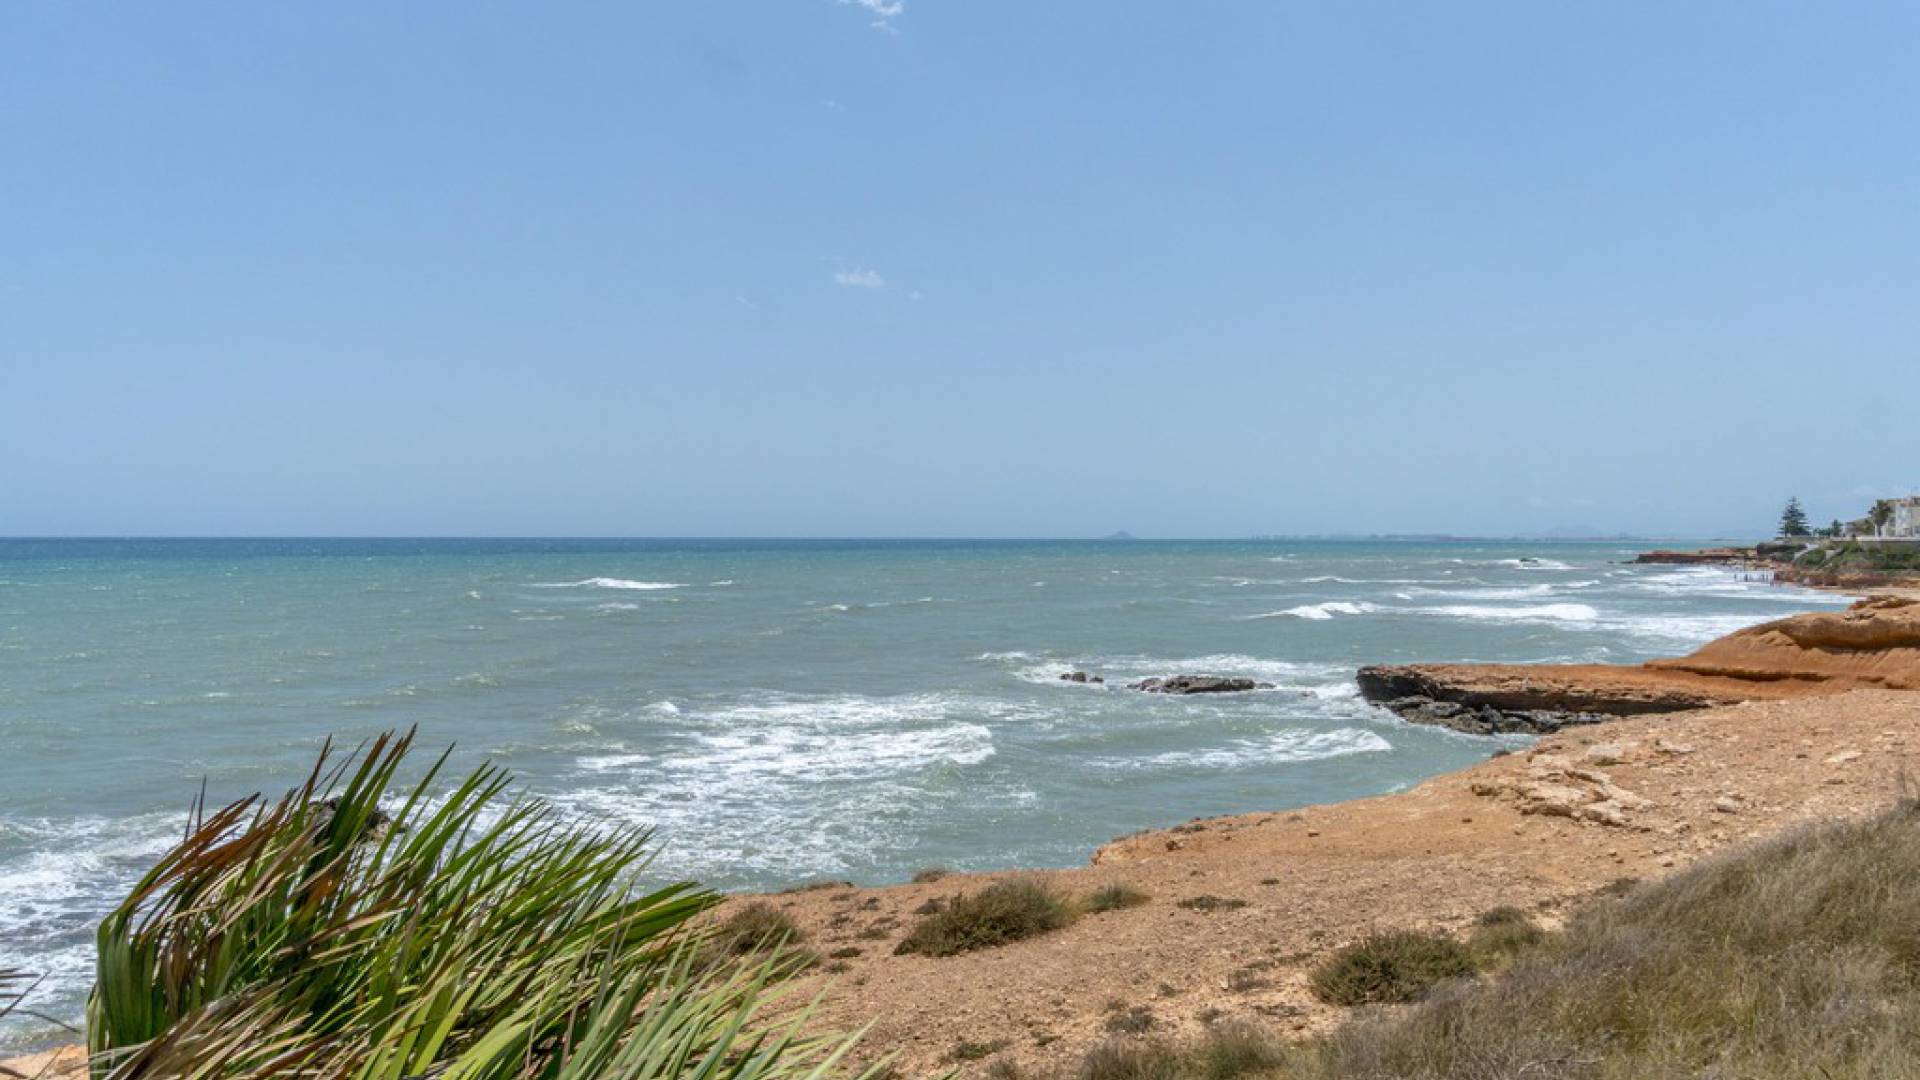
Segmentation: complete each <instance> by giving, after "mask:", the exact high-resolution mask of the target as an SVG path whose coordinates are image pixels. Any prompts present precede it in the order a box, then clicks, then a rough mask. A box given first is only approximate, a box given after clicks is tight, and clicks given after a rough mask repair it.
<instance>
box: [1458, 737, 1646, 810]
mask: <svg viewBox="0 0 1920 1080" xmlns="http://www.w3.org/2000/svg"><path fill="white" fill-rule="evenodd" d="M1628 749H1629V748H1628V747H1626V746H1621V745H1618V744H1604V743H1603V744H1601V745H1598V746H1592V747H1589V748H1588V749H1587V752H1586V754H1585V755H1583V757H1582V758H1580V759H1576V758H1573V757H1570V756H1568V755H1566V754H1533V755H1530V756H1529V760H1528V762H1527V770H1526V772H1525V773H1524V774H1522V775H1519V776H1515V775H1513V774H1511V773H1504V774H1503V773H1489V774H1488V775H1487V776H1486V777H1485V778H1484V779H1479V780H1475V781H1473V783H1472V784H1471V785H1470V786H1469V790H1471V791H1472V792H1473V793H1474V794H1475V795H1477V796H1480V797H1481V798H1493V799H1499V800H1501V801H1504V802H1509V803H1511V804H1513V806H1514V808H1515V809H1517V810H1519V811H1520V813H1522V814H1535V815H1539V816H1542V817H1564V818H1572V819H1574V820H1575V821H1591V822H1594V823H1596V824H1599V825H1612V826H1616V827H1630V826H1633V825H1635V821H1634V817H1633V815H1634V814H1636V813H1638V812H1640V811H1643V810H1648V809H1651V808H1652V807H1653V805H1654V803H1653V800H1651V799H1647V798H1643V797H1641V796H1640V795H1638V794H1635V793H1634V792H1631V791H1628V790H1627V789H1625V788H1623V787H1621V786H1620V785H1618V784H1616V783H1614V781H1613V777H1611V776H1609V775H1607V774H1606V773H1604V772H1601V771H1600V769H1599V768H1598V767H1597V766H1600V765H1618V764H1620V763H1621V762H1623V761H1625V760H1626V757H1627V753H1628Z"/></svg>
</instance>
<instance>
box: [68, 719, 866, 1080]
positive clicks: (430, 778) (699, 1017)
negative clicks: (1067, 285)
mask: <svg viewBox="0 0 1920 1080" xmlns="http://www.w3.org/2000/svg"><path fill="white" fill-rule="evenodd" d="M411 748H412V736H411V735H404V736H396V735H392V734H389V735H386V736H382V737H380V738H379V739H376V740H374V741H373V742H372V743H371V744H370V745H369V746H367V747H366V748H364V749H363V751H361V752H359V753H356V754H346V755H341V754H336V753H334V752H332V751H331V749H329V750H327V751H325V752H323V753H322V755H321V757H320V761H319V762H318V763H317V764H316V765H315V767H314V768H313V770H312V772H311V773H310V774H309V775H308V776H307V778H306V780H305V782H304V783H303V784H302V785H301V786H300V787H298V788H296V789H295V790H294V791H292V792H290V793H289V794H288V795H286V796H285V797H284V798H282V799H280V800H279V801H277V802H273V803H265V802H262V801H261V800H259V799H257V798H256V799H247V800H243V801H241V802H238V803H235V804H233V805H230V806H227V807H225V808H224V809H219V810H215V811H212V812H206V811H205V810H204V808H196V811H195V813H194V815H193V820H192V824H191V826H190V828H189V830H188V832H187V835H186V837H185V838H184V839H183V840H182V841H181V842H180V843H179V844H178V845H177V846H175V847H174V848H173V849H172V850H171V851H169V852H168V853H167V854H166V855H165V856H163V857H162V858H161V860H160V862H159V864H158V865H157V866H155V867H154V868H153V870H152V871H150V872H149V873H148V874H147V875H146V877H144V878H143V879H142V880H141V881H140V882H139V884H138V885H137V886H136V887H135V888H134V890H133V891H132V893H131V894H130V895H129V896H128V897H127V898H126V900H125V901H124V902H123V903H122V904H121V905H120V906H119V907H118V908H117V909H116V910H115V911H113V912H112V913H111V914H110V915H109V916H108V917H107V919H106V920H105V921H104V922H103V923H102V924H101V926H100V929H99V933H98V940H97V947H98V956H99V959H98V979H97V983H96V985H95V988H94V992H93V996H92V999H91V1001H90V1003H89V1006H88V1015H87V1038H88V1042H89V1050H90V1051H91V1052H92V1054H93V1055H94V1059H93V1060H94V1065H93V1073H94V1076H95V1077H96V1080H109V1078H110V1080H146V1078H155V1080H158V1078H162V1077H164V1078H168V1080H177V1078H188V1080H202V1078H204V1080H215V1078H231V1080H252V1078H265V1077H269V1076H273V1077H278V1076H289V1075H299V1076H303V1077H315V1078H336V1077H337V1078H347V1077H354V1078H360V1080H398V1078H401V1077H420V1076H433V1077H442V1078H447V1080H455V1078H458V1080H531V1078H534V1077H540V1078H552V1080H569V1078H580V1080H588V1078H591V1080H639V1078H643V1077H701V1078H703V1080H800V1078H819V1077H825V1076H827V1075H829V1074H833V1075H836V1076H837V1075H843V1074H844V1070H841V1068H840V1062H841V1059H842V1055H843V1054H844V1053H845V1052H846V1050H847V1049H848V1046H849V1043H848V1042H847V1041H846V1040H844V1039H840V1038H836V1037H823V1036H818V1035H814V1034H806V1033H803V1032H802V1030H801V1025H802V1023H803V1022H804V1020H805V1018H806V1010H805V1009H804V1008H796V1007H793V1006H794V1004H795V1003H793V1002H790V1001H787V1000H786V999H785V997H784V996H783V991H782V988H781V986H780V980H781V977H782V975H783V973H784V972H785V971H787V970H789V969H790V965H789V964H788V963H786V962H785V961H784V960H783V959H782V958H781V957H780V956H779V955H778V954H777V953H776V954H774V955H771V956H769V955H768V954H767V953H766V951H765V949H766V947H767V946H768V945H769V944H770V943H776V942H785V941H787V940H789V939H790V937H791V934H790V933H789V930H790V927H783V926H781V925H780V924H779V923H778V920H775V919H769V918H767V917H766V916H765V915H764V914H762V913H752V914H751V915H750V917H749V918H747V919H740V918H739V917H736V920H730V921H729V923H728V924H725V925H723V927H722V928H720V929H719V930H715V929H714V928H712V927H710V926H707V925H706V924H705V923H704V922H703V921H702V920H701V919H700V918H699V917H700V916H701V915H702V913H704V912H706V911H708V910H709V909H710V908H711V907H712V906H713V905H714V904H715V903H716V902H717V899H718V898H717V897H716V896H715V895H714V894H712V893H710V892H707V891H705V890H702V889H700V888H698V887H697V886H694V885H692V884H689V883H678V884H670V885H666V886H663V887H659V888H653V889H643V888H641V887H640V886H639V885H638V882H637V875H638V874H639V873H640V872H641V871H642V870H643V868H644V867H645V866H646V865H647V859H648V855H649V852H650V850H651V843H650V839H651V838H650V836H649V834H648V833H647V832H646V831H644V830H636V829H626V828H619V827H613V828H595V829H587V828H584V827H579V826H576V825H574V824H571V823H569V822H567V821H564V820H562V819H560V818H559V817H558V816H557V815H556V814H555V813H554V812H553V811H552V810H551V809H550V808H549V807H548V806H547V805H546V804H545V803H542V802H541V801H539V800H537V799H531V798H527V797H524V796H519V795H515V794H514V793H513V792H512V789H511V786H510V778H509V777H508V776H507V775H506V774H505V773H504V772H503V771H501V770H499V769H497V768H495V767H492V766H483V767H481V768H479V769H477V770H475V771H474V772H473V773H472V774H471V775H469V776H467V777H466V778H465V779H463V780H460V781H459V782H458V783H456V784H454V785H453V787H452V789H451V790H450V791H446V792H444V793H439V788H438V787H437V786H436V779H437V778H438V776H439V774H440V773H441V771H442V768H443V766H444V764H445V758H444V757H443V758H442V759H440V761H439V762H437V763H435V764H434V765H433V766H432V767H431V768H429V769H427V770H426V775H425V776H424V777H423V778H422V779H420V780H419V781H418V782H417V783H415V784H412V785H409V786H403V785H401V784H400V783H399V782H398V779H397V776H398V773H399V770H400V767H401V765H402V763H403V761H404V760H405V758H406V757H407V755H408V753H409V751H410V750H411ZM750 910H751V909H750ZM776 914H777V913H776ZM729 935H730V936H729ZM743 943H744V944H743ZM776 948H777V945H776ZM703 957H708V958H709V959H708V960H704V961H703V959H702V958H703ZM714 957H717V958H718V961H717V962H715V961H714V960H712V959H711V958H714ZM862 1075H872V1074H871V1073H868V1074H862Z"/></svg>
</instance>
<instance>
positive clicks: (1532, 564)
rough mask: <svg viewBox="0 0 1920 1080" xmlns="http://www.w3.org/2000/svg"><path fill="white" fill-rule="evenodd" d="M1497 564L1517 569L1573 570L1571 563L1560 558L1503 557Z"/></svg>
mask: <svg viewBox="0 0 1920 1080" xmlns="http://www.w3.org/2000/svg"><path fill="white" fill-rule="evenodd" d="M1493 565H1495V566H1510V567H1512V568H1513V569H1515V570H1571V569H1573V565H1572V564H1571V563H1563V562H1561V561H1560V560H1559V559H1501V560H1499V561H1498V562H1496V563H1494V564H1493Z"/></svg>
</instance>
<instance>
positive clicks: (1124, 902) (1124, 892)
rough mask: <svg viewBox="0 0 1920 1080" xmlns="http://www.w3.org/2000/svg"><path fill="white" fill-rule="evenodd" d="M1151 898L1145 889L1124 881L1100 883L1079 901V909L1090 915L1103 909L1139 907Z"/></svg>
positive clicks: (1103, 910)
mask: <svg viewBox="0 0 1920 1080" xmlns="http://www.w3.org/2000/svg"><path fill="white" fill-rule="evenodd" d="M1150 899H1152V897H1151V896H1149V895H1148V893H1147V892H1146V890H1144V889H1137V888H1135V887H1133V886H1132V885H1128V884H1126V883H1124V882H1115V883H1114V884H1112V885H1102V886H1101V887H1099V888H1098V889H1095V890H1093V891H1092V892H1090V893H1088V894H1087V895H1086V897H1085V898H1084V899H1082V900H1081V901H1080V910H1081V911H1084V912H1087V913H1088V914H1091V915H1098V914H1100V913H1101V912H1105V911H1119V910H1120V909H1121V908H1130V907H1139V906H1140V905H1141V904H1144V903H1146V902H1147V901H1148V900H1150Z"/></svg>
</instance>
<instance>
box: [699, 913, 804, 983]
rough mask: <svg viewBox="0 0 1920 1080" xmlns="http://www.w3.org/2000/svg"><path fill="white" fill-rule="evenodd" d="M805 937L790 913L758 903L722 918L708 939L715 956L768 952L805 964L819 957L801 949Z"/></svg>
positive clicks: (790, 961)
mask: <svg viewBox="0 0 1920 1080" xmlns="http://www.w3.org/2000/svg"><path fill="white" fill-rule="evenodd" d="M805 940H806V935H805V934H803V933H801V931H800V928H799V927H798V926H796V925H794V922H793V919H792V917H791V916H789V915H788V914H787V913H786V912H784V911H781V910H780V909H779V908H776V907H774V906H773V905H772V904H768V903H765V902H756V903H752V904H748V905H746V906H745V907H742V908H740V909H739V910H738V911H735V912H734V913H733V914H732V915H729V916H727V918H726V919H724V920H722V921H721V923H720V925H719V927H718V928H717V929H716V930H715V931H714V933H713V936H712V937H711V938H709V939H708V942H707V950H708V956H709V957H710V958H713V959H738V958H743V957H750V956H755V955H768V956H777V957H779V958H780V960H781V961H782V962H783V963H785V964H789V965H792V966H796V967H805V966H807V965H809V964H811V963H813V961H814V960H815V959H816V957H815V956H814V955H813V953H812V952H810V951H808V950H806V949H803V948H800V943H801V942H803V941H805Z"/></svg>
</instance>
